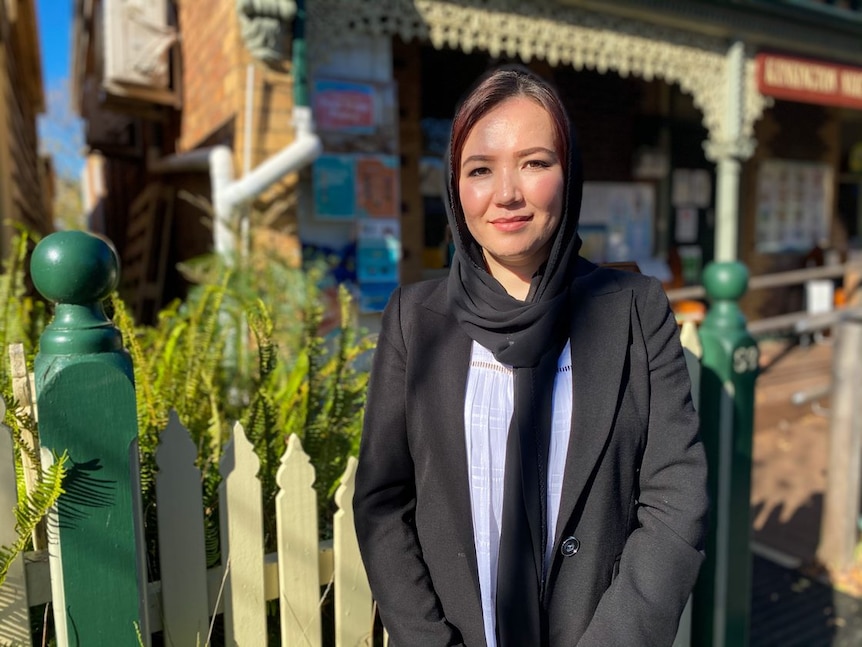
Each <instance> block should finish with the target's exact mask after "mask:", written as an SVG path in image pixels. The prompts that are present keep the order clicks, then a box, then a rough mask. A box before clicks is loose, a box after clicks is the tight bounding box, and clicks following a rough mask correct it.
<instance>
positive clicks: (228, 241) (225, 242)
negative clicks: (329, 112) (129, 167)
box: [148, 106, 323, 258]
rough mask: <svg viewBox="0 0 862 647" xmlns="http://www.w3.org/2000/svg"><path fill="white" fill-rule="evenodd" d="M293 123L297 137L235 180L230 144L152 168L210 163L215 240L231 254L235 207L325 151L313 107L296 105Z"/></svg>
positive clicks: (189, 168)
mask: <svg viewBox="0 0 862 647" xmlns="http://www.w3.org/2000/svg"><path fill="white" fill-rule="evenodd" d="M293 123H294V127H295V129H296V130H295V132H296V136H295V139H294V140H293V141H292V142H291V143H290V144H289V145H288V146H287V147H285V148H283V149H282V150H281V151H279V152H278V153H276V154H275V155H273V156H271V157H270V158H269V159H267V160H266V161H264V162H263V163H261V164H259V165H258V166H257V167H255V168H254V169H253V170H252V171H251V172H250V173H247V174H245V175H244V176H243V177H241V178H239V179H237V180H234V172H233V152H232V151H231V149H230V147H228V146H214V147H212V148H201V149H197V150H193V151H189V152H187V153H182V154H179V155H170V156H168V157H165V158H163V159H160V160H155V161H153V162H152V163H150V164H149V165H148V168H149V170H150V171H151V172H156V173H158V172H161V173H171V172H174V173H176V172H182V171H192V170H205V169H206V168H207V167H209V172H210V184H211V185H212V199H213V218H214V223H213V225H214V227H213V244H214V247H215V251H216V252H218V253H219V254H222V255H225V256H226V257H227V258H230V257H231V256H232V255H233V253H234V252H235V251H236V249H237V240H236V233H235V229H234V227H232V226H231V225H232V223H231V218H232V215H233V212H234V210H235V209H236V208H237V207H238V206H240V205H241V204H244V203H246V202H249V201H250V200H252V199H254V198H255V197H256V196H258V195H260V194H261V193H262V192H263V191H265V190H266V189H268V188H269V187H270V186H272V185H273V184H275V183H276V182H278V181H279V180H280V179H282V178H283V177H284V176H285V175H288V174H289V173H293V172H295V171H298V170H300V169H301V168H303V167H304V166H307V165H309V164H311V163H312V162H313V161H314V160H315V159H317V157H318V156H320V154H321V152H322V151H323V145H322V144H321V142H320V137H318V136H317V134H316V133H315V132H314V121H313V119H312V114H311V108H310V107H308V106H296V107H294V109H293Z"/></svg>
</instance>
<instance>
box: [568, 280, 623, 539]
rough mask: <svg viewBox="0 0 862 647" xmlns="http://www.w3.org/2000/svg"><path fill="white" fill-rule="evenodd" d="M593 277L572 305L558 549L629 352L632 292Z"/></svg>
mask: <svg viewBox="0 0 862 647" xmlns="http://www.w3.org/2000/svg"><path fill="white" fill-rule="evenodd" d="M595 274H599V276H601V275H602V274H604V273H603V272H596V273H595ZM593 279H594V275H590V276H588V277H585V279H584V280H582V281H581V283H582V284H581V285H580V286H579V287H578V289H577V291H576V295H575V300H574V304H573V308H574V310H575V312H574V316H573V321H572V331H571V349H572V388H573V391H574V399H573V406H572V430H571V434H570V437H569V449H568V454H567V456H566V468H565V483H564V486H563V492H562V497H561V500H560V516H559V522H558V523H557V529H556V535H555V547H556V545H557V544H559V542H560V540H561V535H562V530H563V529H564V528H565V527H566V524H567V523H568V521H569V518H570V517H571V515H572V513H573V511H574V509H575V506H576V505H577V504H578V501H579V500H580V498H581V496H582V495H583V493H584V488H585V487H586V484H587V481H588V479H589V478H590V474H591V473H592V471H593V468H594V467H595V465H596V462H597V461H598V459H599V457H600V455H601V452H602V449H603V447H604V446H605V443H606V441H607V438H608V434H609V433H610V430H611V426H612V424H613V420H614V415H615V413H616V408H617V399H618V396H619V389H620V383H621V377H622V372H623V367H624V363H625V358H626V355H627V353H628V344H627V343H626V340H627V339H628V329H629V327H630V325H631V307H632V294H631V292H630V291H628V290H625V291H621V290H620V289H619V287H618V285H617V284H616V282H613V281H611V282H610V283H602V284H599V285H596V282H595V280H593ZM608 340H612V341H613V342H614V343H612V344H609V343H607V341H608ZM555 552H556V551H555Z"/></svg>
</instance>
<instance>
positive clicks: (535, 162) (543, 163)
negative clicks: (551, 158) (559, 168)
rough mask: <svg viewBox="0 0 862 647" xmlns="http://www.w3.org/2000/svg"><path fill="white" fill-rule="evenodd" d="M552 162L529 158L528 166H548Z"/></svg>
mask: <svg viewBox="0 0 862 647" xmlns="http://www.w3.org/2000/svg"><path fill="white" fill-rule="evenodd" d="M549 166H550V163H548V162H546V161H545V160H528V161H527V167H528V168H548V167H549Z"/></svg>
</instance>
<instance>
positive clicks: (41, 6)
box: [36, 0, 84, 178]
mask: <svg viewBox="0 0 862 647" xmlns="http://www.w3.org/2000/svg"><path fill="white" fill-rule="evenodd" d="M74 3H75V0H36V21H37V23H38V26H39V45H40V47H41V50H42V82H43V84H44V88H45V114H43V115H41V116H40V117H39V138H40V148H41V149H42V151H43V152H47V153H50V154H51V155H52V156H53V158H54V168H55V169H56V171H57V173H59V174H60V175H63V176H65V177H68V178H78V177H79V176H80V172H81V169H82V167H83V163H84V162H83V148H84V147H83V132H82V127H81V122H80V120H79V119H77V116H76V115H74V114H73V112H72V107H71V100H70V97H69V76H70V68H71V59H72V52H71V41H72V11H73V8H74Z"/></svg>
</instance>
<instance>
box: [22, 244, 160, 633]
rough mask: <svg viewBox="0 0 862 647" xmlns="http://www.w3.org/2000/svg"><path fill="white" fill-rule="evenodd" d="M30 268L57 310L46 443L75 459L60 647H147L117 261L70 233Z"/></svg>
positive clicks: (41, 372) (65, 528)
mask: <svg viewBox="0 0 862 647" xmlns="http://www.w3.org/2000/svg"><path fill="white" fill-rule="evenodd" d="M30 270H31V274H32V278H33V283H34V284H35V286H36V288H37V289H38V290H39V292H40V293H42V295H43V296H44V297H45V298H46V299H48V300H50V301H53V302H55V303H56V308H55V313H54V319H53V320H52V322H51V323H50V324H49V325H48V327H47V328H46V330H45V332H44V333H43V334H42V338H41V340H40V348H39V354H38V355H37V356H36V362H35V373H36V393H37V403H38V410H39V437H40V440H41V443H42V446H43V447H46V448H48V449H50V450H52V451H54V452H56V453H57V454H61V453H62V452H64V451H65V452H68V455H69V459H70V462H69V464H68V468H69V469H68V474H67V477H66V480H65V482H64V490H65V493H64V494H63V495H62V496H61V497H60V500H59V502H58V506H57V523H56V525H55V527H54V528H53V529H52V532H51V534H52V535H53V537H52V539H53V541H52V542H50V545H49V552H50V554H51V555H52V558H57V559H58V561H59V564H58V566H59V572H57V571H56V569H55V568H54V566H55V564H52V590H53V599H54V606H55V609H54V618H55V624H56V627H57V636H58V645H60V647H64V646H66V645H69V646H74V647H78V646H81V647H102V646H105V647H107V646H111V647H115V646H118V645H123V646H125V645H129V646H136V645H138V638H137V631H138V628H139V629H140V633H141V636H142V638H143V640H144V644H146V645H148V644H149V631H148V624H147V621H146V608H147V606H146V595H145V593H144V592H145V591H146V576H145V574H146V570H145V568H144V562H143V558H142V557H139V555H141V554H142V551H139V550H138V546H139V545H140V538H141V536H142V525H141V523H140V519H141V515H140V479H139V461H138V451H137V449H138V447H137V417H136V407H135V387H134V378H133V373H132V363H131V359H130V357H129V355H128V353H127V352H126V351H125V350H124V349H123V344H122V338H121V335H120V331H119V330H118V329H117V328H116V327H115V326H114V325H113V323H112V322H111V321H110V320H109V319H108V318H107V317H106V316H105V311H104V308H103V307H102V302H103V300H104V299H105V298H106V297H107V296H108V295H109V294H110V293H111V291H112V290H113V289H115V288H116V286H117V282H118V278H119V261H118V259H117V255H116V252H115V251H114V249H113V247H112V246H111V245H110V244H109V243H107V242H106V241H105V240H103V239H101V238H98V237H96V236H94V235H91V234H87V233H84V232H80V231H66V232H59V233H55V234H51V235H50V236H47V237H46V238H44V239H43V240H42V241H41V242H40V243H39V244H38V245H37V246H36V249H35V250H34V251H33V256H32V259H31V263H30Z"/></svg>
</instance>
